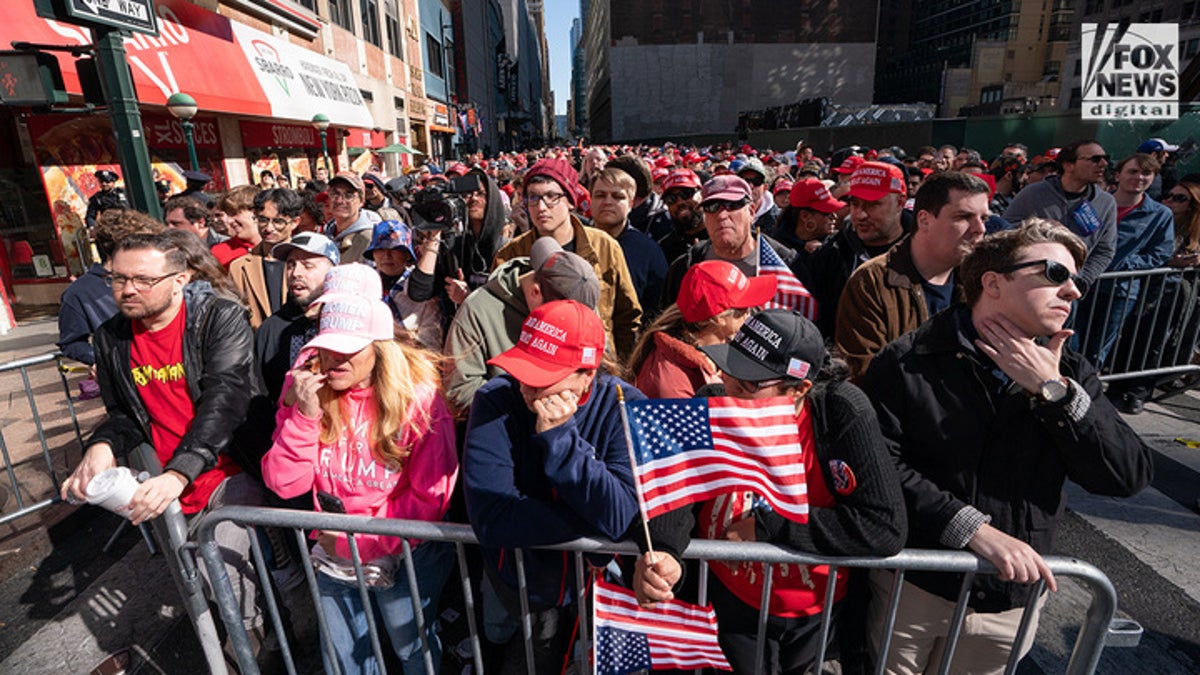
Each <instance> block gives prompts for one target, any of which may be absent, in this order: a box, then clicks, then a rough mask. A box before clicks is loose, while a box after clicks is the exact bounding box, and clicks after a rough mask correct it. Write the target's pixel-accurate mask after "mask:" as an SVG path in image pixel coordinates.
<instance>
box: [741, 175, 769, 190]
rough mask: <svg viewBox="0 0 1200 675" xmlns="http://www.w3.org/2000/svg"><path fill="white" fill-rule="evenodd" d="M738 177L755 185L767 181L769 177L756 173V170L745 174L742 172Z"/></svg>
mask: <svg viewBox="0 0 1200 675" xmlns="http://www.w3.org/2000/svg"><path fill="white" fill-rule="evenodd" d="M738 177H739V178H741V179H742V180H744V181H746V182H747V183H749V184H751V185H753V186H754V187H758V186H760V185H762V184H763V183H765V182H767V179H766V178H763V177H762V174H760V173H754V172H751V173H744V174H740V175H739V176H738Z"/></svg>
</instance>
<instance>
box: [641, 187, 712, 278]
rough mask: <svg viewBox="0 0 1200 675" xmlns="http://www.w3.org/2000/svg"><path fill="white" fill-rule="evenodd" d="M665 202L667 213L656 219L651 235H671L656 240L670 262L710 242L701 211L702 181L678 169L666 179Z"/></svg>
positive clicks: (653, 221)
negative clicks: (658, 233)
mask: <svg viewBox="0 0 1200 675" xmlns="http://www.w3.org/2000/svg"><path fill="white" fill-rule="evenodd" d="M662 202H663V204H664V205H666V207H667V210H666V211H664V212H663V213H660V214H658V215H657V216H655V218H654V220H652V221H651V222H650V225H649V227H648V231H649V232H650V233H651V236H654V234H653V233H655V232H666V233H667V234H665V235H663V236H660V237H658V238H657V239H656V241H657V242H658V246H659V248H661V249H662V252H663V256H664V257H666V259H667V262H668V263H670V262H672V261H674V260H675V259H676V258H678V257H679V256H681V255H683V254H684V253H687V251H688V249H690V248H691V247H693V246H695V245H696V244H698V243H700V241H701V240H704V239H708V232H706V231H705V229H704V213H703V212H702V211H701V210H700V177H699V176H697V175H696V172H694V171H692V170H691V169H674V170H672V171H671V172H670V173H669V174H667V177H666V178H664V179H663V185H662Z"/></svg>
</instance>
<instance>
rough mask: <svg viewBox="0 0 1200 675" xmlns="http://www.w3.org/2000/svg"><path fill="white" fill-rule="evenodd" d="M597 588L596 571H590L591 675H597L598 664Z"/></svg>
mask: <svg viewBox="0 0 1200 675" xmlns="http://www.w3.org/2000/svg"><path fill="white" fill-rule="evenodd" d="M598 592H599V588H598V587H597V585H596V572H592V658H591V664H592V667H591V670H590V673H591V675H597V671H598V669H599V665H600V659H599V656H600V643H599V642H596V640H599V639H600V631H599V630H598V629H597V628H596V618H597V617H596V593H598Z"/></svg>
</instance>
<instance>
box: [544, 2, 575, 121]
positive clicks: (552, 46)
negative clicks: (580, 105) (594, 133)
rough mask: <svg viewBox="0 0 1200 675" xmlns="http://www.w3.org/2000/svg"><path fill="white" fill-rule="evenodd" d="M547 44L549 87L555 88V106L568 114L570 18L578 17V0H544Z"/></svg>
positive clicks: (569, 93)
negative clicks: (548, 52) (548, 51)
mask: <svg viewBox="0 0 1200 675" xmlns="http://www.w3.org/2000/svg"><path fill="white" fill-rule="evenodd" d="M542 6H543V7H545V12H546V19H545V21H546V46H547V47H548V48H549V50H550V88H551V89H553V90H554V108H555V112H556V113H557V114H559V115H565V114H567V99H568V98H570V97H571V45H570V44H569V43H570V42H571V21H573V20H574V19H575V18H576V17H578V16H579V2H578V0H546V2H544V3H543V4H542Z"/></svg>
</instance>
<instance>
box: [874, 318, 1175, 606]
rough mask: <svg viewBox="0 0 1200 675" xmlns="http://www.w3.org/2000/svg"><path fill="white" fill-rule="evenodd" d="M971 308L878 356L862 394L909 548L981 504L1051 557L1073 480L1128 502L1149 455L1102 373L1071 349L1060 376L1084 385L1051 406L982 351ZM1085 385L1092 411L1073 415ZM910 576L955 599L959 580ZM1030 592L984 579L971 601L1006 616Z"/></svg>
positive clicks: (924, 544) (925, 544)
mask: <svg viewBox="0 0 1200 675" xmlns="http://www.w3.org/2000/svg"><path fill="white" fill-rule="evenodd" d="M973 335H974V328H973V327H972V324H971V316H970V310H969V309H967V307H966V306H964V305H957V306H955V307H952V308H951V309H949V310H947V311H945V312H941V313H939V314H937V315H936V316H934V317H933V318H931V319H930V320H929V321H928V322H926V323H925V324H923V325H922V326H921V327H919V328H917V329H916V330H914V331H912V332H910V333H908V334H906V335H904V336H903V337H901V338H899V339H898V340H896V341H895V342H893V343H891V344H890V345H888V346H887V347H885V348H884V349H883V350H882V351H880V352H879V354H877V355H876V356H875V358H874V360H873V361H872V362H871V365H870V367H869V368H868V370H867V373H866V376H865V378H864V380H863V382H862V388H863V390H864V391H866V392H867V395H868V396H870V398H871V400H872V401H873V402H874V404H875V409H876V411H877V412H878V415H879V424H880V427H881V428H882V430H883V435H884V437H885V438H886V441H887V444H888V449H889V450H890V452H891V454H892V456H893V458H894V459H895V461H896V466H897V468H898V470H899V473H900V484H901V487H902V489H903V490H904V497H905V501H906V502H907V505H908V525H909V529H908V544H907V547H909V548H944V546H943V544H942V543H941V536H942V534H943V532H944V531H945V530H946V527H947V525H949V523H950V522H951V519H953V518H954V516H955V515H956V514H957V513H958V512H959V511H960V510H962V509H963V508H964V507H967V506H968V505H969V506H973V507H975V508H976V509H978V510H979V511H981V512H983V513H984V514H986V515H988V516H990V517H991V525H992V526H993V527H995V528H997V529H999V530H1001V531H1003V532H1005V533H1006V534H1008V535H1010V536H1013V537H1016V538H1017V539H1020V540H1022V541H1024V542H1027V543H1028V544H1030V545H1031V546H1032V547H1033V548H1034V549H1035V550H1036V551H1038V552H1039V553H1041V554H1043V555H1046V554H1049V553H1052V552H1053V550H1054V529H1055V526H1056V524H1057V521H1058V518H1059V516H1060V515H1061V514H1062V510H1063V506H1064V501H1065V500H1064V497H1063V483H1064V482H1065V481H1066V480H1067V479H1068V478H1069V479H1071V480H1072V481H1073V482H1075V483H1077V484H1078V485H1080V486H1081V487H1083V488H1084V489H1085V490H1087V491H1089V492H1092V493H1094V494H1100V495H1110V496H1118V497H1125V496H1129V495H1132V494H1134V493H1136V492H1138V491H1139V490H1141V489H1142V488H1144V487H1146V485H1148V484H1149V483H1150V480H1151V478H1152V475H1153V466H1152V463H1151V452H1150V448H1149V447H1147V445H1146V444H1145V443H1144V442H1143V441H1142V439H1141V438H1140V437H1139V436H1138V435H1137V434H1136V433H1135V432H1134V431H1133V429H1131V428H1129V425H1128V424H1126V423H1125V422H1124V420H1122V419H1121V416H1120V415H1118V414H1117V411H1116V410H1115V409H1114V408H1113V406H1112V404H1111V403H1109V401H1108V399H1107V398H1105V396H1104V394H1103V393H1102V391H1101V387H1100V379H1099V378H1098V377H1097V375H1096V370H1095V368H1093V367H1092V365H1091V364H1089V363H1088V362H1087V360H1086V359H1084V358H1083V357H1082V356H1081V355H1080V354H1078V353H1076V352H1073V351H1070V350H1068V349H1066V348H1064V349H1063V355H1062V359H1061V361H1060V372H1061V373H1062V375H1063V376H1064V377H1067V378H1069V379H1071V380H1073V383H1072V384H1071V387H1070V389H1071V391H1070V393H1069V394H1068V395H1067V397H1066V398H1064V399H1063V400H1062V401H1060V402H1058V403H1053V404H1046V403H1041V402H1039V401H1038V400H1037V399H1035V398H1034V397H1031V396H1030V395H1029V394H1027V393H1026V392H1025V390H1024V389H1022V388H1021V387H1020V386H1019V385H1017V384H1016V383H1012V382H1010V381H1008V380H1007V378H1005V377H1000V376H998V375H997V373H998V372H999V371H998V370H997V369H996V367H995V365H993V364H992V362H991V360H990V359H988V358H986V357H984V356H982V355H981V354H980V353H979V352H978V351H977V350H976V348H975V347H974V345H973V340H972V337H973ZM1077 387H1082V389H1083V393H1084V394H1085V395H1086V396H1087V398H1088V399H1090V405H1088V407H1087V410H1086V412H1085V413H1083V415H1082V416H1081V417H1079V418H1078V419H1074V418H1072V416H1071V414H1070V409H1071V407H1072V399H1073V398H1074V396H1075V395H1076V393H1077ZM906 578H907V579H909V580H911V581H912V582H913V583H915V584H917V585H918V586H920V587H921V588H923V589H925V590H927V591H929V592H930V593H935V594H937V595H939V596H941V597H943V598H946V599H948V600H954V599H955V598H956V597H957V593H958V589H959V584H960V579H959V577H958V576H957V575H948V574H930V573H916V572H914V573H911V574H909V575H907V577H906ZM1030 588H1032V587H1031V586H1029V585H1025V584H1015V583H1005V582H1001V581H999V580H998V579H997V578H996V577H995V576H980V577H977V578H976V579H975V585H974V589H973V592H972V593H971V600H970V606H971V607H973V608H975V609H976V610H978V611H983V612H998V611H1003V610H1007V609H1011V608H1013V607H1017V606H1019V605H1022V604H1024V603H1025V601H1026V599H1027V598H1028V593H1029V590H1030Z"/></svg>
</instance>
